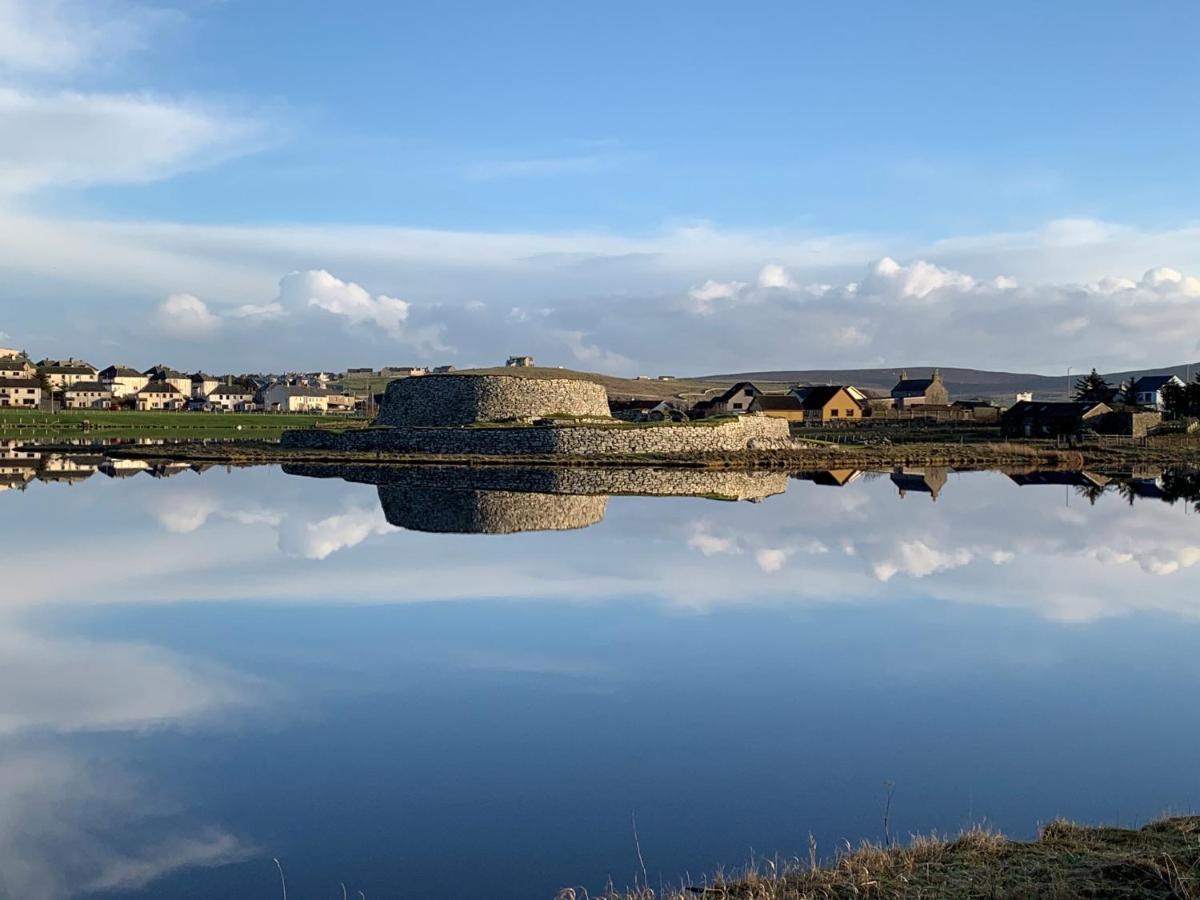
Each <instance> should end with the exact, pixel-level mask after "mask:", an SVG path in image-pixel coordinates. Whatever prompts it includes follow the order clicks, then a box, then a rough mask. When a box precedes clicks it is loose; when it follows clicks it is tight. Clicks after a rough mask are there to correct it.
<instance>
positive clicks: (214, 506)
mask: <svg viewBox="0 0 1200 900" xmlns="http://www.w3.org/2000/svg"><path fill="white" fill-rule="evenodd" d="M153 508H154V511H155V515H156V516H157V517H158V521H159V522H161V523H162V526H163V528H165V529H167V531H170V532H172V533H174V534H191V533H192V532H193V531H197V530H198V529H200V528H202V527H203V526H204V525H205V524H206V523H207V522H208V520H209V519H210V518H212V517H214V516H217V517H219V518H222V519H226V520H229V521H231V522H237V523H238V524H241V525H278V524H279V520H280V516H279V513H277V512H274V511H272V510H269V509H263V508H256V507H254V506H249V505H243V506H234V505H227V504H226V503H225V502H223V501H222V499H221V498H220V497H219V496H218V495H216V494H214V493H212V492H211V491H209V490H207V489H205V488H191V487H187V488H182V489H178V490H175V491H168V492H167V493H164V494H162V495H160V496H157V497H155V498H154V504H153Z"/></svg>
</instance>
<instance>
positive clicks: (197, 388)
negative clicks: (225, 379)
mask: <svg viewBox="0 0 1200 900" xmlns="http://www.w3.org/2000/svg"><path fill="white" fill-rule="evenodd" d="M220 383H221V379H219V378H217V377H216V376H214V375H206V374H204V373H203V372H194V373H192V386H191V391H190V393H189V396H190V397H193V398H195V399H197V400H204V399H207V397H208V395H209V394H211V393H212V392H213V391H215V390H216V389H217V386H218V385H219V384H220Z"/></svg>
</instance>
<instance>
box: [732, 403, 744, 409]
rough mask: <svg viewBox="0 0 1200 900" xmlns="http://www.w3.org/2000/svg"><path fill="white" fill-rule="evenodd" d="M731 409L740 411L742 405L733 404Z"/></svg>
mask: <svg viewBox="0 0 1200 900" xmlns="http://www.w3.org/2000/svg"><path fill="white" fill-rule="evenodd" d="M733 408H734V409H741V408H742V404H741V403H735V404H733Z"/></svg>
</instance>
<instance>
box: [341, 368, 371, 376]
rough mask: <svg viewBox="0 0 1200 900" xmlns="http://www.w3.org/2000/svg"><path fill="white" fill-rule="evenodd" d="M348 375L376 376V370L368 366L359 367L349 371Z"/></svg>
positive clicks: (347, 371)
mask: <svg viewBox="0 0 1200 900" xmlns="http://www.w3.org/2000/svg"><path fill="white" fill-rule="evenodd" d="M346 374H347V375H374V374H375V370H374V369H372V368H371V367H370V366H367V367H365V368H363V367H359V368H357V369H347V370H346Z"/></svg>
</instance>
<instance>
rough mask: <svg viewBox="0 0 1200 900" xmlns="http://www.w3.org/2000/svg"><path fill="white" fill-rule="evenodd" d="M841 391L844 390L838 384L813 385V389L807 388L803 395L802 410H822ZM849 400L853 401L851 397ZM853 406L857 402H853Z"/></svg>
mask: <svg viewBox="0 0 1200 900" xmlns="http://www.w3.org/2000/svg"><path fill="white" fill-rule="evenodd" d="M842 390H844V388H843V387H842V386H841V385H840V384H818V385H814V386H813V387H811V388H809V389H808V391H807V392H806V393H805V394H804V400H803V401H802V402H803V404H804V408H805V409H824V408H825V405H826V404H827V403H829V401H830V400H832V399H833V398H834V397H836V396H837V395H838V392H840V391H842ZM850 399H851V400H854V398H853V397H851V398H850ZM855 405H857V401H855Z"/></svg>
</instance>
